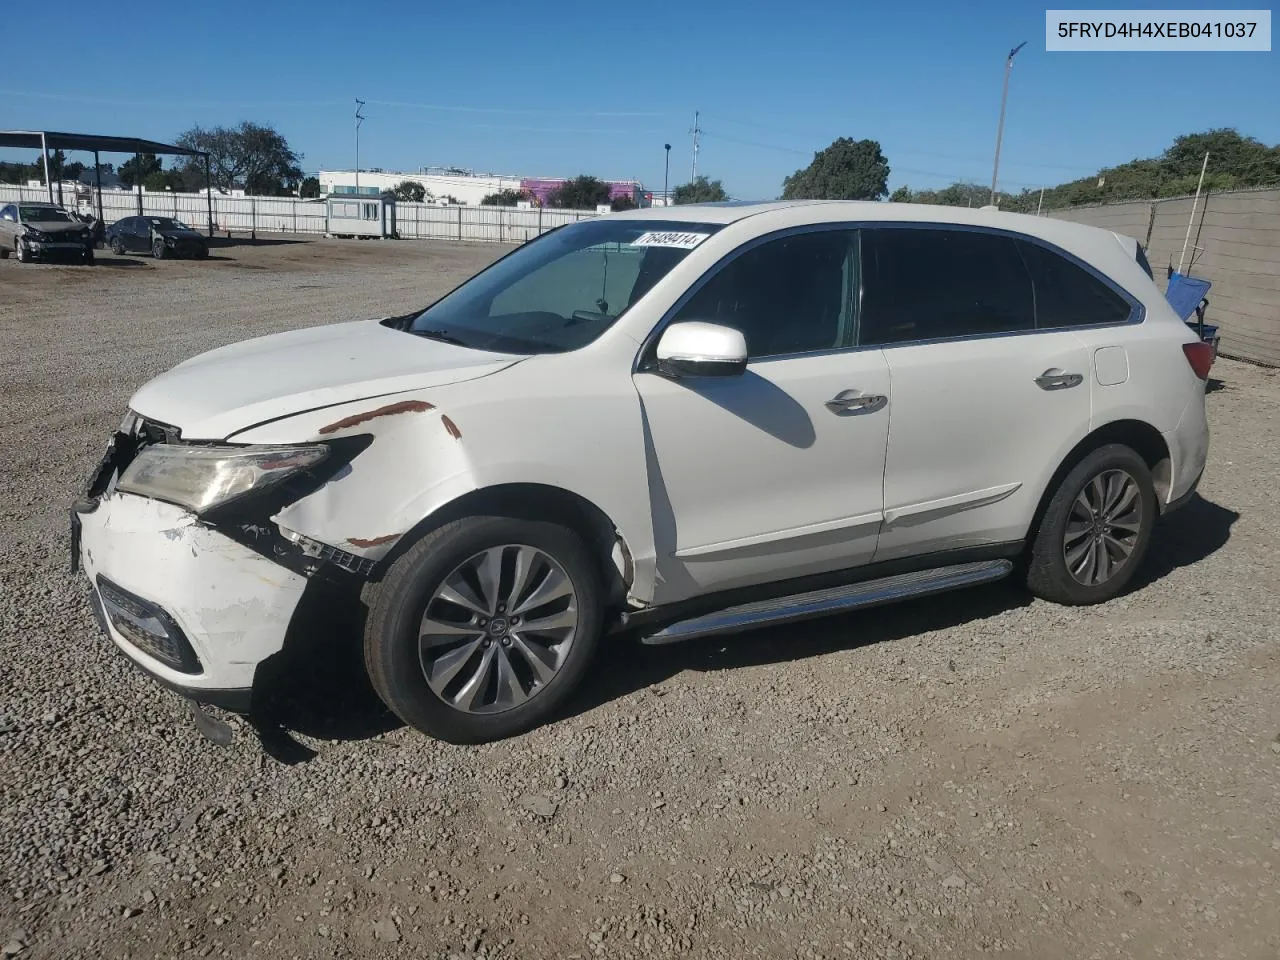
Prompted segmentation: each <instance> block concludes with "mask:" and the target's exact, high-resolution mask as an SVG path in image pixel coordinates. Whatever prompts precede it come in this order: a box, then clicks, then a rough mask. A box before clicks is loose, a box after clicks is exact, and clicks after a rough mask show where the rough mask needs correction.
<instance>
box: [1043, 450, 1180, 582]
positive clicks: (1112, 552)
mask: <svg viewBox="0 0 1280 960" xmlns="http://www.w3.org/2000/svg"><path fill="white" fill-rule="evenodd" d="M1158 510H1159V507H1158V504H1157V501H1156V493H1155V487H1154V485H1153V484H1152V482H1151V470H1150V468H1149V467H1148V466H1147V464H1146V461H1145V460H1143V459H1142V457H1140V456H1139V455H1138V454H1137V453H1136V452H1135V451H1134V450H1133V449H1131V448H1130V447H1126V446H1124V445H1123V444H1108V445H1107V446H1105V447H1100V448H1099V449H1097V450H1095V451H1093V452H1092V453H1091V454H1089V455H1088V456H1087V457H1085V458H1084V459H1083V460H1082V461H1080V463H1078V464H1077V465H1076V466H1075V468H1074V469H1072V470H1071V472H1070V473H1068V474H1067V475H1066V477H1065V478H1064V479H1063V481H1062V483H1061V484H1060V485H1059V487H1058V489H1057V491H1056V492H1055V493H1054V495H1053V499H1052V500H1050V501H1049V506H1048V508H1047V509H1046V510H1045V514H1044V519H1043V520H1042V521H1041V523H1040V529H1039V531H1038V532H1037V533H1036V537H1035V540H1034V541H1033V542H1032V545H1031V557H1030V563H1029V564H1028V567H1027V586H1028V587H1029V588H1030V589H1031V592H1032V593H1034V594H1035V595H1036V596H1038V597H1041V598H1043V599H1045V600H1052V601H1053V602H1055V603H1063V604H1069V605H1073V606H1075V605H1085V604H1092V603H1103V602H1105V601H1107V600H1110V599H1111V598H1112V597H1114V596H1116V595H1117V594H1119V593H1120V592H1121V591H1122V590H1123V589H1124V588H1125V587H1126V586H1127V585H1128V583H1129V581H1130V580H1131V579H1132V578H1133V575H1134V573H1135V572H1136V571H1137V569H1138V567H1139V566H1140V565H1141V564H1142V560H1143V557H1145V556H1146V553H1147V547H1148V546H1149V545H1150V543H1151V531H1152V529H1153V527H1154V526H1155V521H1156V516H1157V513H1158Z"/></svg>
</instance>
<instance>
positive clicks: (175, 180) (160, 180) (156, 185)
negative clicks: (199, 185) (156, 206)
mask: <svg viewBox="0 0 1280 960" xmlns="http://www.w3.org/2000/svg"><path fill="white" fill-rule="evenodd" d="M142 185H143V186H144V187H146V188H147V189H148V190H156V191H159V190H173V191H175V192H178V193H181V192H182V191H183V190H186V189H187V178H186V177H185V176H183V173H182V171H181V170H157V171H155V172H154V173H149V174H147V175H146V176H145V177H143V178H142Z"/></svg>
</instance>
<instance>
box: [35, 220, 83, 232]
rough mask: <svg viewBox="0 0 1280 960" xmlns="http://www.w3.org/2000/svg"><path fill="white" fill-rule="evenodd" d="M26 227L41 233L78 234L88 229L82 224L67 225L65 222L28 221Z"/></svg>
mask: <svg viewBox="0 0 1280 960" xmlns="http://www.w3.org/2000/svg"><path fill="white" fill-rule="evenodd" d="M27 226H29V227H30V228H31V229H32V230H39V231H40V232H41V233H79V232H80V231H81V230H88V229H89V228H88V227H87V226H86V225H85V224H83V223H68V222H67V221H65V220H28V221H27Z"/></svg>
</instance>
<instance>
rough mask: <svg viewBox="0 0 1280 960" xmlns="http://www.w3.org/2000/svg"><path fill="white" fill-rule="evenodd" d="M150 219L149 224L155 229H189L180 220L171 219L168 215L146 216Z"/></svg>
mask: <svg viewBox="0 0 1280 960" xmlns="http://www.w3.org/2000/svg"><path fill="white" fill-rule="evenodd" d="M147 219H148V220H150V221H151V225H152V226H153V227H155V228H156V229H157V230H190V229H191V228H190V227H188V226H187V225H186V224H185V223H183V222H182V221H181V220H172V219H170V218H169V217H147Z"/></svg>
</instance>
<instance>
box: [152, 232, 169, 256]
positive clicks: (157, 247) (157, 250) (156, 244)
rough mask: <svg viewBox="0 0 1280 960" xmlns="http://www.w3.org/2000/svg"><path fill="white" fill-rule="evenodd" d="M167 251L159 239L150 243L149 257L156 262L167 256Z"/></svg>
mask: <svg viewBox="0 0 1280 960" xmlns="http://www.w3.org/2000/svg"><path fill="white" fill-rule="evenodd" d="M168 252H169V251H168V249H167V248H166V247H165V245H164V241H163V240H161V239H160V238H159V237H156V239H155V240H153V241H152V242H151V255H152V256H153V257H155V258H156V259H157V260H163V259H164V258H165V256H166V255H167V254H168Z"/></svg>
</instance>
